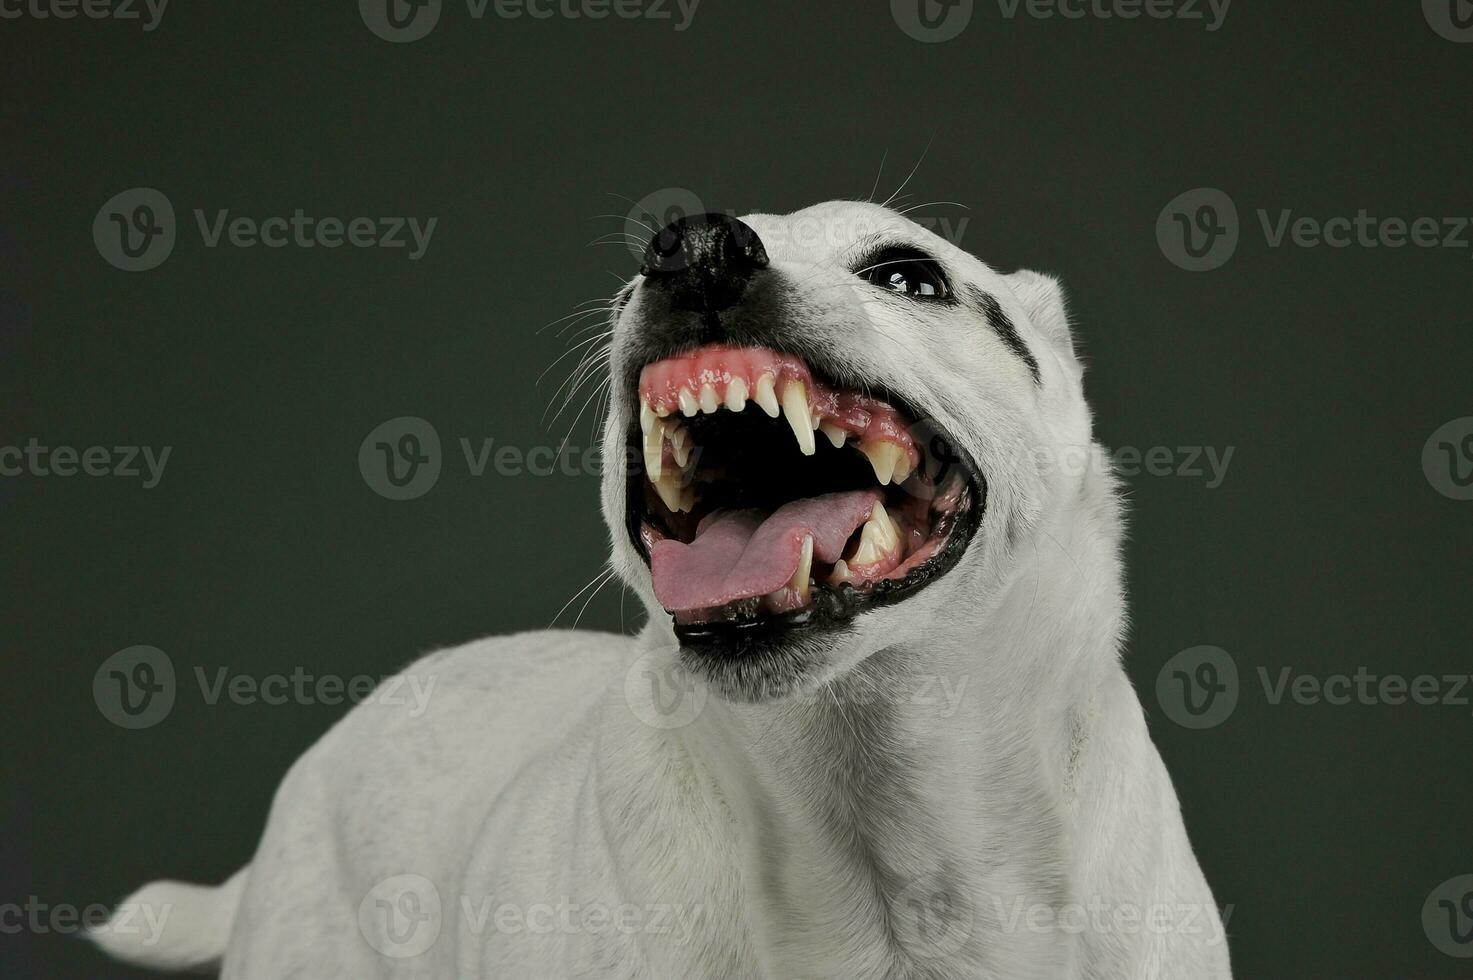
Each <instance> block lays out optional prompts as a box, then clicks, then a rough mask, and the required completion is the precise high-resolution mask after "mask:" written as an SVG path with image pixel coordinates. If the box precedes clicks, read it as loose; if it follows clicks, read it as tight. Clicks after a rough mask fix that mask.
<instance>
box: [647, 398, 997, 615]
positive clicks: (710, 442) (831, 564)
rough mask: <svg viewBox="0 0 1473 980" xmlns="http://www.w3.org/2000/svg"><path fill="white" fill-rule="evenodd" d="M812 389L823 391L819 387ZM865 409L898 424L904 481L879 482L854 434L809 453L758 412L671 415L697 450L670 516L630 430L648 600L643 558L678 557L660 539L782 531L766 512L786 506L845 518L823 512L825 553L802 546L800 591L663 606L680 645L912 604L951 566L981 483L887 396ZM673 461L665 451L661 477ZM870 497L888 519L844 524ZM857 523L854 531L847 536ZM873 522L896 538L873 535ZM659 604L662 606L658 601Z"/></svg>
mask: <svg viewBox="0 0 1473 980" xmlns="http://www.w3.org/2000/svg"><path fill="white" fill-rule="evenodd" d="M809 384H810V386H811V387H815V388H816V387H825V386H824V384H823V382H821V381H813V380H810V381H809ZM829 387H831V386H829ZM866 397H869V396H866ZM874 401H875V402H883V403H884V407H885V408H888V409H889V410H891V411H892V412H893V413H894V414H895V415H896V416H897V418H898V419H899V420H900V421H902V422H903V424H904V427H905V431H906V432H907V433H908V434H909V439H910V442H911V445H913V446H914V448H915V450H916V451H917V453H918V461H917V463H916V464H915V466H914V472H912V473H910V474H909V475H908V476H907V477H906V478H905V479H904V481H903V483H898V484H897V483H894V482H891V483H889V484H885V483H883V482H882V481H881V480H880V478H879V477H878V475H877V469H878V467H877V466H876V465H872V463H871V461H870V458H869V457H868V456H867V455H866V453H865V452H862V451H861V449H860V447H859V442H860V437H859V436H858V435H856V434H850V436H849V438H847V439H845V440H844V441H843V444H841V445H834V444H833V439H834V438H841V437H840V436H837V435H836V436H833V437H831V438H826V437H824V436H823V435H820V436H819V437H818V438H817V439H815V440H814V445H813V452H812V454H811V455H810V454H806V453H805V452H803V450H802V449H801V448H800V445H799V440H797V439H795V437H794V433H795V428H794V427H793V426H792V425H791V424H790V422H789V421H788V419H787V418H785V417H784V416H782V415H779V416H778V417H770V415H769V414H768V413H766V412H764V411H761V410H759V409H758V407H757V406H756V405H755V404H753V405H748V406H746V407H745V408H744V409H742V410H738V411H728V410H725V409H718V410H716V411H698V412H695V413H693V414H686V413H681V412H678V411H677V412H670V413H669V415H668V421H669V424H672V425H678V426H680V427H682V428H683V429H684V433H683V437H684V438H685V439H686V440H687V441H688V443H691V444H693V445H694V446H695V447H696V448H695V450H694V451H693V452H692V454H691V456H690V457H689V461H688V463H687V464H686V466H685V471H686V472H685V485H686V486H689V487H691V488H692V489H693V491H694V492H693V499H691V498H690V497H688V498H687V500H686V502H685V504H684V506H682V505H681V504H680V503H679V502H677V509H672V507H671V506H670V505H669V504H668V503H667V499H668V494H667V495H665V496H662V494H660V493H657V492H656V490H655V488H654V486H653V485H652V483H651V480H650V479H649V478H648V473H647V471H646V468H644V467H642V466H641V460H642V459H644V458H646V457H644V456H643V455H642V449H643V447H644V446H645V445H646V442H645V439H646V436H645V432H642V430H641V428H640V426H639V425H638V424H636V425H635V426H634V428H633V430H632V432H631V435H630V449H631V457H630V458H631V462H632V465H631V474H630V487H629V500H628V503H629V524H630V527H629V530H630V533H631V535H632V536H633V537H634V540H635V543H636V546H637V547H638V549H639V550H640V552H641V554H642V555H644V557H645V558H646V560H647V561H651V564H652V566H656V574H657V590H656V591H657V595H658V594H659V593H660V589H659V584H660V583H659V572H660V571H661V570H660V569H659V568H658V567H657V566H658V564H659V559H656V558H653V557H652V556H653V555H654V554H655V553H656V552H658V551H659V550H660V549H662V548H663V549H665V551H666V552H667V553H668V552H670V551H679V550H682V549H679V548H673V547H672V546H671V545H668V544H663V545H662V544H661V543H662V542H678V543H679V544H680V545H684V546H691V545H693V543H694V542H696V540H697V538H698V537H701V536H702V535H704V534H707V533H708V532H709V529H710V527H711V526H713V525H715V524H717V523H718V522H719V521H722V520H729V519H731V518H730V515H733V514H735V513H742V514H751V515H754V516H753V517H752V518H751V520H752V521H753V522H754V523H757V524H759V525H760V526H763V527H770V525H767V524H764V523H763V522H765V521H769V520H775V521H776V522H777V523H778V524H781V523H782V520H781V519H780V518H773V517H772V515H774V514H779V515H781V514H785V513H789V511H788V510H784V508H785V507H787V506H788V505H794V504H795V502H796V503H799V504H800V505H802V506H808V507H811V508H814V509H815V511H817V512H820V513H827V512H833V513H837V511H838V510H839V509H841V505H842V506H847V507H848V508H849V510H850V512H851V516H850V517H849V518H848V519H847V522H844V520H843V519H839V518H833V517H832V516H829V517H825V518H820V519H819V520H828V521H830V522H831V523H829V524H826V525H824V526H827V527H828V532H827V536H826V537H824V536H823V535H820V539H823V540H827V541H828V542H829V543H828V545H827V546H826V550H827V551H828V554H827V555H822V554H819V553H817V551H815V550H814V549H813V546H812V542H811V541H810V543H809V544H810V552H812V557H811V564H808V565H804V566H802V567H807V568H808V569H809V571H808V575H807V580H806V586H805V587H801V591H799V588H800V587H798V586H795V585H794V584H793V583H791V582H790V583H789V584H788V585H787V586H786V587H783V588H779V589H778V590H776V591H775V592H773V593H769V594H764V595H739V596H738V597H737V598H734V599H729V600H726V601H721V602H717V603H714V604H711V605H703V606H698V607H695V608H687V607H686V606H689V603H686V604H685V605H684V606H680V607H678V608H675V609H673V610H672V609H670V607H669V604H668V603H667V611H670V612H671V613H672V616H673V618H674V622H675V627H676V632H677V635H679V636H680V638H681V640H682V642H683V643H686V644H696V643H721V642H725V641H729V640H731V639H733V638H736V637H739V636H741V635H746V634H752V633H755V632H756V631H758V630H783V629H788V628H791V627H794V626H814V625H824V624H829V625H839V624H841V623H842V621H844V620H846V619H849V618H852V617H853V616H855V615H857V614H858V613H859V612H862V611H863V610H865V609H866V608H870V607H872V606H877V605H880V604H885V603H890V602H895V601H899V600H900V599H903V598H905V597H907V596H909V595H910V594H912V593H914V592H915V591H916V590H917V589H919V588H921V587H923V586H924V585H925V584H927V583H928V582H930V581H932V580H933V579H935V578H936V577H938V576H939V575H940V574H943V573H944V572H945V571H947V570H949V569H950V567H951V566H952V565H954V564H955V562H956V561H957V559H958V558H960V556H961V553H962V551H963V550H964V549H965V546H966V544H967V542H968V540H969V539H970V537H971V535H972V533H973V531H974V530H975V527H976V524H977V521H978V519H979V517H980V512H981V509H982V504H983V502H984V501H983V498H982V494H983V492H984V486H983V484H982V483H981V481H980V480H979V479H978V478H977V477H976V475H975V471H974V470H973V469H972V468H971V467H970V466H969V465H967V463H966V462H965V461H964V460H963V459H962V458H961V456H960V455H959V454H958V453H957V452H956V451H955V449H954V448H953V446H952V444H951V442H950V440H949V439H948V438H947V437H946V435H945V433H943V432H941V431H940V430H939V429H938V428H936V427H935V426H933V425H930V424H927V423H926V422H924V421H917V420H916V413H914V412H913V411H911V410H910V409H909V408H908V407H907V406H905V405H904V404H903V403H901V402H900V401H898V400H896V399H893V398H885V399H875V400H874ZM645 431H647V430H645ZM672 465H674V463H673V461H672V459H671V457H670V456H669V455H668V453H667V455H666V456H665V463H664V472H665V473H666V474H667V475H668V473H669V471H670V467H671V466H672ZM870 501H874V502H878V503H879V504H880V505H881V506H882V507H883V508H884V514H883V517H884V518H889V519H890V520H888V521H886V520H883V519H881V517H880V516H876V517H870V518H869V519H868V520H866V519H865V517H864V516H863V515H861V516H860V517H858V518H854V517H853V516H852V513H855V512H857V511H855V508H856V507H863V508H864V509H865V510H866V511H868V508H867V507H865V504H867V503H868V502H870ZM803 502H807V503H803ZM830 502H833V504H834V506H833V507H830V506H829V504H830ZM685 506H688V507H689V510H686V509H685ZM835 520H837V521H839V523H832V522H833V521H835ZM855 520H858V522H859V524H858V526H856V527H854V528H853V530H852V531H851V530H848V528H849V524H850V523H853V522H854V521H855ZM871 523H878V524H880V525H886V526H888V527H889V528H891V529H892V530H893V531H894V532H895V533H894V534H893V536H889V535H884V534H881V533H880V528H879V527H869V526H868V525H870V524H871ZM867 531H868V533H869V534H870V535H872V536H873V541H879V542H884V543H885V548H884V555H885V558H884V560H882V561H872V560H870V559H873V557H874V555H875V554H876V553H877V552H876V548H875V546H874V545H873V543H871V544H870V545H869V546H868V548H867V547H866V543H865V539H866V533H867ZM798 533H799V534H800V535H801V529H800V531H799V532H798ZM759 534H760V532H759ZM810 537H812V536H810ZM840 540H842V546H841V547H840V548H838V549H837V553H836V552H835V544H836V543H837V542H838V541H840ZM662 557H663V556H662ZM826 558H827V559H832V560H826ZM856 559H860V562H859V563H856ZM759 563H760V562H759ZM660 598H661V601H662V603H664V602H666V599H665V596H660Z"/></svg>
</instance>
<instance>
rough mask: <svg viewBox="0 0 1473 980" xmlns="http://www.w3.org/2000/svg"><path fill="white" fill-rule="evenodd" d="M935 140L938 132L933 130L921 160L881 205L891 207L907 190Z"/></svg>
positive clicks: (922, 152)
mask: <svg viewBox="0 0 1473 980" xmlns="http://www.w3.org/2000/svg"><path fill="white" fill-rule="evenodd" d="M935 141H936V133H935V132H934V131H933V132H932V133H931V138H930V139H928V140H927V141H926V148H925V149H924V150H922V151H921V157H920V159H919V160H917V161H916V165H915V166H914V167H911V168H910V173H908V174H906V175H905V179H904V180H903V181H901V182H900V186H899V187H897V188H895V193H894V194H891V195H890V196H889V197H888V198H886V199H885V203H884V204H882V205H880V206H881V207H889V206H890V205H891V204H892V203H893V202H894V201H895V199H896V197H897V196H898V195H899V194H900V192H901V191H903V190H905V188H906V185H908V184H909V183H910V179H911V178H912V177H914V176H915V175H916V171H917V170H920V169H921V164H922V163H924V162H925V160H926V154H928V153H930V152H931V144H932V143H934V142H935Z"/></svg>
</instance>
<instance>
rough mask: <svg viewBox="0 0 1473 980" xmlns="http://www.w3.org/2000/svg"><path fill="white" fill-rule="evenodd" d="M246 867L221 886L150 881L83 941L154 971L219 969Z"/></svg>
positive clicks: (243, 887)
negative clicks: (89, 941) (92, 943)
mask: <svg viewBox="0 0 1473 980" xmlns="http://www.w3.org/2000/svg"><path fill="white" fill-rule="evenodd" d="M250 870H251V869H250V866H249V865H247V866H246V867H244V868H241V869H240V870H239V871H237V872H236V873H235V874H234V875H233V876H232V877H231V878H230V880H229V881H227V882H225V883H224V884H222V885H217V886H214V887H211V886H209V885H190V884H185V883H184V882H182V881H155V882H153V883H151V884H147V885H144V886H143V887H142V888H140V889H138V891H137V892H135V893H134V894H133V895H131V896H129V898H128V899H127V900H126V901H124V902H121V903H119V904H118V907H117V908H116V909H114V910H113V914H112V918H111V919H109V920H108V922H107V924H106V925H102V926H97V927H95V928H92V929H89V930H87V938H88V939H90V940H92V941H93V942H94V943H96V944H97V945H98V946H100V947H102V949H104V950H106V951H107V952H108V953H110V954H112V955H113V956H116V957H117V958H118V959H120V960H124V961H126V962H128V963H135V964H137V965H139V966H150V967H153V968H155V969H159V970H198V969H201V968H213V967H216V966H218V965H219V963H220V957H221V956H223V955H224V953H225V944H226V943H227V942H229V940H230V930H231V927H232V926H233V925H234V923H235V910H236V909H237V908H238V907H239V906H240V896H241V893H242V892H243V891H245V886H246V879H247V877H248V876H249V875H250Z"/></svg>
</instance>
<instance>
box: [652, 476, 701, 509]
mask: <svg viewBox="0 0 1473 980" xmlns="http://www.w3.org/2000/svg"><path fill="white" fill-rule="evenodd" d="M651 482H652V483H653V484H654V486H655V493H657V494H659V495H660V500H662V501H664V503H665V506H666V507H668V508H670V509H671V510H672V511H679V510H681V509H682V508H681V504H682V503H683V500H682V498H683V497H684V496H685V491H682V490H681V489H680V478H679V477H678V476H676V475H675V474H674V473H666V474H665V475H664V476H662V477H660V478H659V479H658V480H653V481H651ZM686 490H690V491H691V492H694V488H693V487H687V488H686Z"/></svg>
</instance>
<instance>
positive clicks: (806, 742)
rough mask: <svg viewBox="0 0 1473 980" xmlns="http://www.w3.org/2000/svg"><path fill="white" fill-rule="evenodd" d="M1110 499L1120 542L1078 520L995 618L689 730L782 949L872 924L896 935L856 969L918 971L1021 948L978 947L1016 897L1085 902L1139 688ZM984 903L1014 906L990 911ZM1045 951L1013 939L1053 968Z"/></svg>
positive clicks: (1019, 573) (1047, 539)
mask: <svg viewBox="0 0 1473 980" xmlns="http://www.w3.org/2000/svg"><path fill="white" fill-rule="evenodd" d="M1105 498H1108V494H1106V495H1105ZM1096 502H1097V503H1098V504H1099V505H1100V506H1103V507H1106V508H1108V509H1109V511H1110V513H1109V514H1108V517H1109V518H1111V520H1109V521H1107V522H1105V523H1104V525H1103V526H1104V527H1106V528H1109V529H1110V530H1108V531H1106V532H1103V533H1102V532H1101V531H1099V530H1098V529H1099V528H1100V527H1101V526H1102V525H1101V522H1100V521H1099V520H1098V518H1099V517H1100V516H1101V515H1100V514H1098V513H1094V514H1083V513H1079V512H1077V511H1076V512H1071V513H1068V514H1065V515H1062V516H1061V517H1060V518H1058V519H1055V520H1053V521H1051V522H1050V523H1049V524H1048V525H1047V526H1045V527H1043V528H1040V529H1038V530H1037V533H1034V534H1032V535H1031V536H1028V537H1027V538H1025V540H1024V541H1023V543H1022V544H1021V545H1020V546H1019V547H1018V549H1017V553H1016V554H1015V556H1014V565H1013V569H1012V571H1011V573H1010V574H1009V577H1008V584H1007V586H1006V588H1005V589H1004V590H1003V591H1002V593H1001V595H1000V597H999V598H998V599H997V600H995V601H994V602H993V603H991V604H989V605H988V606H987V607H986V608H985V609H982V610H980V611H979V610H978V609H976V608H970V609H956V610H954V611H948V612H943V614H942V615H941V616H940V617H937V618H936V620H935V621H934V622H935V626H934V628H933V629H932V630H931V635H929V636H927V637H926V638H925V639H924V640H915V641H909V642H904V643H901V644H898V645H896V646H893V647H890V648H887V649H884V650H881V651H879V652H877V653H875V654H874V655H872V656H871V657H870V658H868V659H867V660H866V661H865V662H864V663H862V664H861V665H860V666H859V667H858V668H856V669H855V670H853V671H851V672H850V673H849V674H847V675H845V676H844V677H841V678H839V679H837V680H835V681H833V682H831V683H830V684H829V685H827V686H826V687H825V688H824V689H823V690H821V691H820V692H818V693H817V694H814V695H809V696H805V697H797V698H792V699H788V700H786V701H782V702H778V703H775V704H767V705H757V706H745V705H733V704H729V703H727V702H723V701H720V700H718V699H716V698H714V697H713V698H712V700H711V702H710V703H709V704H708V705H707V707H706V709H705V711H704V712H703V713H702V715H701V716H700V717H699V718H698V719H697V720H696V722H695V723H693V724H692V725H691V726H690V728H689V730H688V731H686V732H684V733H683V735H682V740H683V741H684V742H685V743H686V746H687V748H688V750H689V751H690V753H691V755H692V757H693V758H694V759H695V760H696V763H697V765H698V767H700V768H703V769H705V770H706V772H707V774H708V776H709V778H710V779H711V781H712V784H713V788H714V791H715V792H716V793H718V794H719V795H720V796H721V797H722V798H724V800H725V801H726V802H727V805H728V806H729V808H730V810H731V812H732V815H733V818H734V820H735V822H736V824H737V826H738V828H739V832H738V836H739V838H740V841H741V847H742V849H743V851H744V859H745V863H746V866H747V869H748V872H749V874H748V875H747V882H748V887H749V888H750V889H752V891H753V892H754V893H755V894H754V895H753V897H754V898H755V899H756V900H757V901H758V902H759V904H760V905H761V906H762V907H764V908H765V909H767V910H769V915H768V916H767V917H766V919H767V921H766V922H765V923H764V929H765V931H767V932H768V933H769V935H768V939H769V940H770V941H772V942H773V943H774V944H780V945H781V946H782V947H783V948H785V949H788V950H790V951H800V950H802V949H804V948H813V949H824V948H831V945H830V944H828V943H827V942H826V939H827V938H829V937H831V930H832V928H833V926H834V924H835V923H836V922H852V921H853V917H854V916H856V915H857V916H859V917H860V918H861V919H866V918H867V919H868V920H869V921H868V922H867V923H866V924H868V925H869V926H870V927H871V933H872V935H874V936H876V937H883V938H880V939H877V940H876V942H874V943H872V944H871V947H872V948H870V949H868V950H864V951H860V950H859V949H858V948H856V956H858V957H860V959H861V960H864V962H860V961H856V962H855V963H854V964H853V966H854V967H855V969H856V973H855V974H854V975H861V974H869V973H871V972H874V973H876V974H885V973H886V972H887V971H888V970H892V969H893V970H894V972H895V973H897V974H899V973H907V972H910V971H911V970H912V968H914V967H915V962H912V960H913V959H914V958H915V957H920V958H926V957H928V956H941V957H943V958H951V957H956V958H959V961H967V960H971V959H974V958H975V956H976V955H977V954H978V951H979V950H980V949H981V948H982V946H983V945H984V944H985V946H986V947H987V955H988V956H989V957H992V958H993V960H994V961H996V959H997V957H998V956H999V955H1003V956H1004V957H1005V956H1006V950H1005V949H1000V948H999V945H998V937H984V936H981V935H977V933H979V932H983V931H985V930H986V928H987V927H986V926H984V925H982V924H983V923H988V922H993V923H994V924H995V920H996V919H997V918H998V916H999V915H1006V914H1007V912H1008V908H1007V906H1009V905H1015V900H1014V896H1016V897H1018V898H1022V899H1025V900H1026V901H1028V902H1030V903H1057V902H1059V901H1062V900H1063V899H1064V898H1065V897H1066V896H1067V894H1068V891H1069V887H1070V883H1069V881H1068V871H1067V869H1068V866H1069V851H1068V847H1069V844H1068V842H1069V839H1070V834H1069V827H1070V821H1071V818H1072V815H1073V812H1074V811H1073V802H1074V801H1073V794H1074V791H1075V776H1076V773H1075V771H1074V769H1075V766H1076V764H1077V762H1078V760H1079V758H1080V757H1081V749H1082V746H1083V743H1084V742H1085V741H1086V740H1087V739H1088V737H1089V734H1090V732H1091V731H1092V730H1094V729H1095V727H1096V726H1097V725H1098V724H1099V723H1100V718H1099V717H1098V716H1099V714H1100V712H1101V711H1102V710H1115V706H1116V705H1117V704H1119V699H1118V698H1117V697H1115V696H1114V695H1115V694H1119V692H1120V688H1121V686H1122V685H1124V684H1125V683H1126V682H1125V679H1124V676H1123V673H1122V671H1121V670H1120V667H1119V661H1118V638H1119V634H1120V628H1121V622H1122V618H1123V608H1122V607H1123V599H1122V592H1121V573H1120V566H1119V560H1118V556H1117V554H1116V548H1117V541H1116V540H1115V532H1114V530H1113V529H1114V528H1115V527H1117V526H1118V523H1117V522H1116V521H1114V520H1113V518H1114V517H1115V514H1114V502H1113V499H1104V498H1102V499H1101V500H1098V501H1096ZM1084 597H1088V598H1084ZM1102 690H1106V691H1110V692H1112V693H1111V695H1110V696H1107V697H1106V698H1104V699H1101V698H1100V697H1098V694H1099V692H1101V691H1102ZM1102 705H1104V706H1106V707H1104V708H1103V709H1102ZM983 895H988V896H998V897H999V899H1000V900H1001V901H1002V907H999V908H994V907H986V908H977V907H975V905H976V903H977V902H978V901H979V896H983ZM856 896H860V897H863V899H864V901H863V902H859V901H858V899H857V898H856ZM857 902H858V904H856V903H857ZM948 917H950V918H948ZM1031 938H1033V939H1037V937H1036V936H1035V937H1031ZM1029 939H1030V937H1028V936H1019V935H1014V936H1011V937H1002V940H1001V941H1002V943H1003V945H1004V946H1006V945H1007V944H1008V943H1010V942H1011V943H1012V944H1013V945H1014V946H1016V947H1017V950H1016V952H1017V954H1018V956H1019V957H1020V961H1022V959H1027V961H1028V962H1031V963H1034V964H1035V965H1036V964H1037V963H1038V962H1039V960H1038V959H1037V956H1038V952H1037V950H1036V949H1033V950H1029V949H1025V948H1023V947H1024V946H1026V945H1028V942H1029ZM808 940H812V942H809V941H808ZM953 947H955V948H953ZM1057 955H1065V954H1057ZM877 957H881V958H888V959H887V960H886V962H883V963H882V962H880V961H879V960H877V959H876V958H877ZM907 963H909V964H910V965H909V966H907V965H906V964H907ZM811 966H813V967H814V968H815V970H816V971H817V972H823V971H826V970H827V969H828V968H830V967H831V966H832V964H831V963H826V965H823V966H822V968H821V969H820V966H821V965H820V964H818V963H814V964H811ZM794 968H798V969H800V970H801V969H802V968H803V965H802V964H801V963H799V964H796V965H795V967H794ZM805 975H806V974H805ZM1030 975H1031V974H1030Z"/></svg>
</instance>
